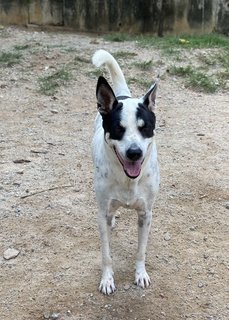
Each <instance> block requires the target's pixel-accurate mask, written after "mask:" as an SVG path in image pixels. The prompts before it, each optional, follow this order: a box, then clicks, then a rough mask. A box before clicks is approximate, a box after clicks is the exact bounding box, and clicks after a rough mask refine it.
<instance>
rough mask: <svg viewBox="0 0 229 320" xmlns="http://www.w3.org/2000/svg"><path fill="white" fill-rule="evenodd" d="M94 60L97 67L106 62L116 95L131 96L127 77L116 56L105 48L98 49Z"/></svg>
mask: <svg viewBox="0 0 229 320" xmlns="http://www.w3.org/2000/svg"><path fill="white" fill-rule="evenodd" d="M92 62H93V64H94V65H95V66H96V67H98V68H99V67H101V66H102V65H103V64H105V65H106V66H107V68H108V70H109V72H110V75H111V79H112V82H113V89H114V93H115V95H116V97H118V96H128V97H131V93H130V90H129V89H128V86H127V83H126V80H125V77H124V75H123V73H122V70H121V68H120V67H119V65H118V62H117V61H116V60H115V58H114V57H113V56H112V55H111V54H110V53H109V52H107V51H105V50H102V49H101V50H98V51H96V52H95V54H94V55H93V57H92Z"/></svg>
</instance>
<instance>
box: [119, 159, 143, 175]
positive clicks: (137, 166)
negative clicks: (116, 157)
mask: <svg viewBox="0 0 229 320" xmlns="http://www.w3.org/2000/svg"><path fill="white" fill-rule="evenodd" d="M123 167H124V170H125V171H126V173H127V174H128V176H130V177H131V178H136V177H137V176H139V174H140V171H141V160H138V161H124V163H123Z"/></svg>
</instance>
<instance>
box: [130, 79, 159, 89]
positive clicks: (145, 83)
mask: <svg viewBox="0 0 229 320" xmlns="http://www.w3.org/2000/svg"><path fill="white" fill-rule="evenodd" d="M152 83H153V80H150V81H149V80H145V79H143V78H135V77H131V78H128V79H127V84H128V85H130V84H136V85H138V86H140V87H141V88H142V89H144V90H147V89H149V88H150V86H151V85H152Z"/></svg>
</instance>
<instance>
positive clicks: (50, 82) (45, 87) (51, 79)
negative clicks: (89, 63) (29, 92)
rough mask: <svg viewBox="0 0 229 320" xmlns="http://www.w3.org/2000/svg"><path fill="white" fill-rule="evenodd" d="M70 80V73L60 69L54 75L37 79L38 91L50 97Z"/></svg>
mask: <svg viewBox="0 0 229 320" xmlns="http://www.w3.org/2000/svg"><path fill="white" fill-rule="evenodd" d="M71 79H72V75H71V71H70V70H69V69H68V68H66V67H62V68H61V69H59V70H57V71H55V72H54V73H52V74H50V75H48V76H45V77H40V78H39V79H38V82H39V91H40V92H41V93H43V94H46V95H52V94H54V93H55V92H56V91H57V89H58V88H59V87H60V86H62V85H64V84H66V83H67V82H69V81H70V80H71Z"/></svg>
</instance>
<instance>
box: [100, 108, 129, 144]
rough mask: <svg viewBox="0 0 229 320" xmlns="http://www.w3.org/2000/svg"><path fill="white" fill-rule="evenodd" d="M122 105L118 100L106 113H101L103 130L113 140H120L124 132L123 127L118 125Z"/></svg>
mask: <svg viewBox="0 0 229 320" xmlns="http://www.w3.org/2000/svg"><path fill="white" fill-rule="evenodd" d="M122 107H123V104H122V102H119V103H117V105H116V106H113V108H112V110H111V111H110V112H109V113H108V114H102V118H103V129H104V132H105V134H106V133H107V132H108V133H109V134H110V139H113V140H121V139H122V137H123V135H124V133H125V128H123V127H122V126H121V125H120V122H121V112H122Z"/></svg>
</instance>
